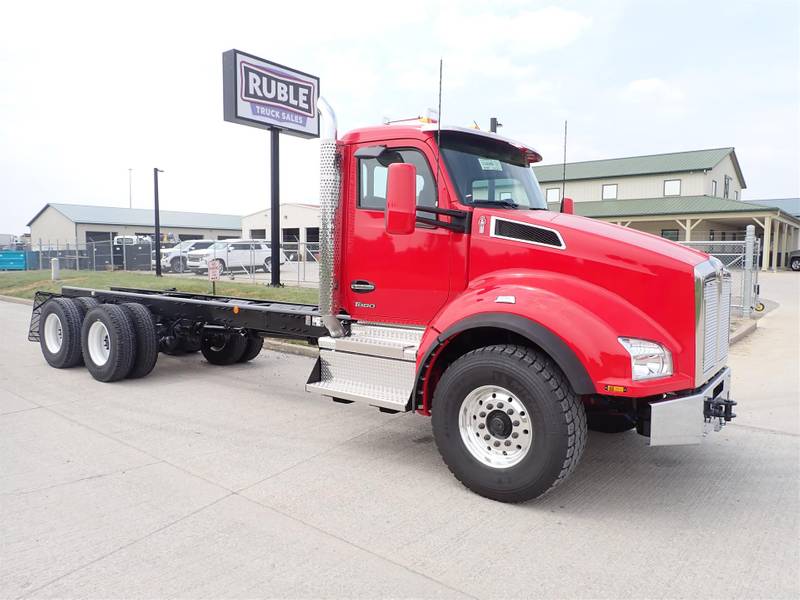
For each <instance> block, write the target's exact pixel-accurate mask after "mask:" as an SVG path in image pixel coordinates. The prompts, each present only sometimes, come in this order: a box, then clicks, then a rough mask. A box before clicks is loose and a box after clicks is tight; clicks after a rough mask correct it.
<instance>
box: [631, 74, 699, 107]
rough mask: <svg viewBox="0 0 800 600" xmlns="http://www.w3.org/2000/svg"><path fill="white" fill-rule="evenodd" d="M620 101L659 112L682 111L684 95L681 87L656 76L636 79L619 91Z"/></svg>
mask: <svg viewBox="0 0 800 600" xmlns="http://www.w3.org/2000/svg"><path fill="white" fill-rule="evenodd" d="M619 97H620V99H621V100H622V101H624V102H627V103H630V104H638V105H643V106H645V107H647V108H648V109H650V110H655V111H657V112H661V113H673V114H678V113H683V112H684V109H685V105H684V100H685V99H686V95H685V94H684V93H683V90H681V88H680V87H679V86H678V85H676V84H674V83H670V82H667V81H664V80H663V79H659V78H657V77H650V78H648V79H636V80H634V81H631V82H630V83H629V84H628V85H626V86H625V87H624V88H623V90H622V91H621V92H620V94H619Z"/></svg>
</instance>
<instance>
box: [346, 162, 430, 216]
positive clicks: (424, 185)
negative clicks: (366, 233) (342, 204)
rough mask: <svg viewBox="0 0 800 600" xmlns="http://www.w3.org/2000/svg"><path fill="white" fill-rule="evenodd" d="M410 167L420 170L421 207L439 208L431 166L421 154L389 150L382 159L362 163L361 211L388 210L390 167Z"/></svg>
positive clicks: (360, 164) (359, 173)
mask: <svg viewBox="0 0 800 600" xmlns="http://www.w3.org/2000/svg"><path fill="white" fill-rule="evenodd" d="M392 163H408V164H412V165H414V166H415V167H416V169H417V206H436V185H435V183H434V179H433V173H432V172H431V168H430V165H428V161H427V160H426V159H425V156H424V155H423V154H422V152H420V151H419V150H409V149H401V150H394V149H390V150H386V151H385V152H384V153H383V154H381V156H379V157H378V158H362V159H359V161H358V186H359V193H358V207H359V208H365V209H368V210H384V209H385V208H386V181H387V177H388V174H389V165H391V164H392Z"/></svg>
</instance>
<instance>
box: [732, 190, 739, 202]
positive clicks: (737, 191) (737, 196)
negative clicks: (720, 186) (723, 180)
mask: <svg viewBox="0 0 800 600" xmlns="http://www.w3.org/2000/svg"><path fill="white" fill-rule="evenodd" d="M733 199H734V200H738V199H739V190H733Z"/></svg>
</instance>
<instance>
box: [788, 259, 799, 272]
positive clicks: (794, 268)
mask: <svg viewBox="0 0 800 600" xmlns="http://www.w3.org/2000/svg"><path fill="white" fill-rule="evenodd" d="M789 266H790V267H791V269H792V271H800V257H798V258H793V259H792V261H791V262H790V263H789Z"/></svg>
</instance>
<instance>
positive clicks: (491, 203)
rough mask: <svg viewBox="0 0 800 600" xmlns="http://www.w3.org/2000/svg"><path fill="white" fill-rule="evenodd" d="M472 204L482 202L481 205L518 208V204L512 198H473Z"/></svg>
mask: <svg viewBox="0 0 800 600" xmlns="http://www.w3.org/2000/svg"><path fill="white" fill-rule="evenodd" d="M472 204H482V205H483V206H505V207H506V208H519V204H517V203H516V202H514V201H513V200H473V201H472Z"/></svg>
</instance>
